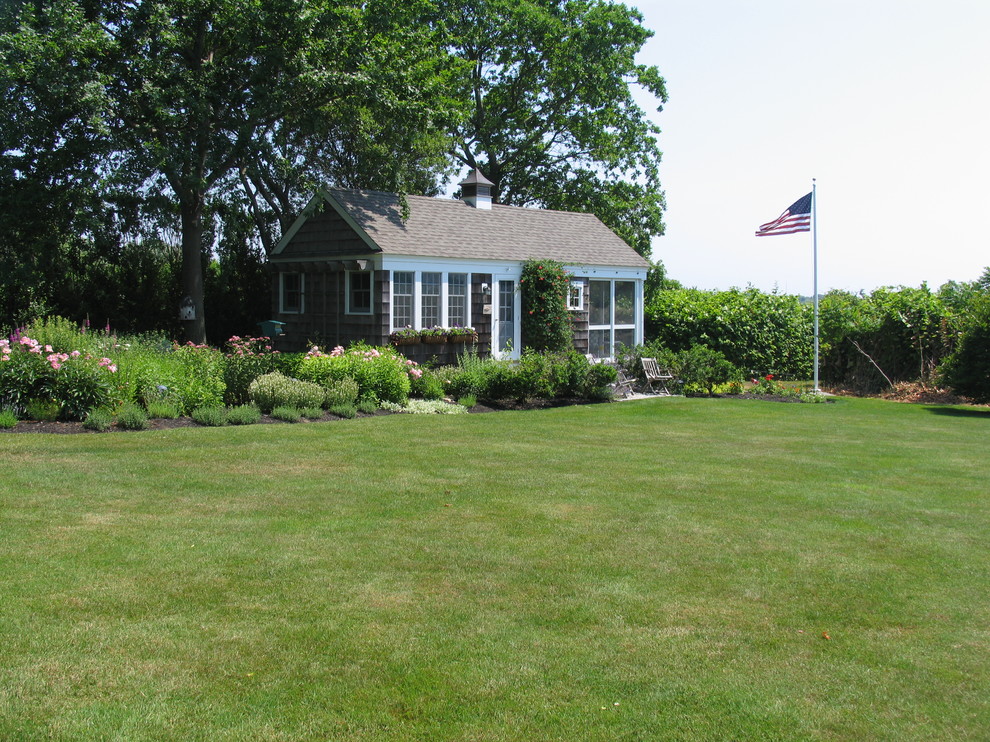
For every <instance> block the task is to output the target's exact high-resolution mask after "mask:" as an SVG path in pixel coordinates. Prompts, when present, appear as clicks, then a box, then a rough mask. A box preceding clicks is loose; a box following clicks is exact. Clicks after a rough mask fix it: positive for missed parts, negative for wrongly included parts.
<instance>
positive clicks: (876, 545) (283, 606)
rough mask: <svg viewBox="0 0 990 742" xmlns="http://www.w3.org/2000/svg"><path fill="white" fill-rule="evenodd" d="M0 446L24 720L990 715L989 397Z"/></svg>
mask: <svg viewBox="0 0 990 742" xmlns="http://www.w3.org/2000/svg"><path fill="white" fill-rule="evenodd" d="M0 456H2V460H3V462H4V466H3V473H2V475H0V565H2V567H0V739H4V740H33V739H56V740H101V739H107V740H111V739H112V740H128V741H130V740H211V741H212V740H527V741H528V740H568V741H574V740H897V741H898V742H905V741H906V740H926V741H928V740H963V739H972V740H985V739H987V735H988V730H990V661H988V657H990V599H988V588H990V497H988V494H990V410H986V409H980V410H977V409H971V410H959V409H955V408H938V407H922V406H910V405H902V404H896V403H890V402H881V401H875V400H847V399H843V400H840V401H839V402H838V403H837V404H834V405H799V404H777V403H766V402H752V401H742V400H705V399H680V398H671V399H654V400H643V401H636V402H625V403H621V404H612V405H590V406H580V407H571V408H559V409H553V410H547V411H540V412H520V413H513V412H505V413H497V414H490V415H464V416H459V417H446V416H434V417H426V416H390V417H379V418H366V419H360V420H352V421H347V422H337V423H327V424H300V425H292V426H289V425H281V426H273V425H266V426H249V427H244V428H209V429H207V428H203V429H180V430H171V431H161V432H145V433H115V434H106V435H75V436H42V435H16V434H0ZM825 635H827V636H828V637H829V638H825Z"/></svg>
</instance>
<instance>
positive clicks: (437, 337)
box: [419, 327, 447, 343]
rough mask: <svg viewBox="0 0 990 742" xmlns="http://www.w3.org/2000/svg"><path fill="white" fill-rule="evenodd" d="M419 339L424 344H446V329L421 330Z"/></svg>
mask: <svg viewBox="0 0 990 742" xmlns="http://www.w3.org/2000/svg"><path fill="white" fill-rule="evenodd" d="M419 335H420V337H421V338H423V342H424V343H446V342H447V328H446V327H431V328H430V329H428V330H421V331H420V333H419Z"/></svg>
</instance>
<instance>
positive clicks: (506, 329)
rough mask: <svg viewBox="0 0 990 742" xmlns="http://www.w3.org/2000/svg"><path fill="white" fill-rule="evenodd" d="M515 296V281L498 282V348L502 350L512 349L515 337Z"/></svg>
mask: <svg viewBox="0 0 990 742" xmlns="http://www.w3.org/2000/svg"><path fill="white" fill-rule="evenodd" d="M515 298H516V285H515V282H514V281H499V282H498V349H499V351H501V352H507V351H510V350H512V338H513V337H515V332H516V331H515Z"/></svg>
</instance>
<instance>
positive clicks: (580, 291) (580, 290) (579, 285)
mask: <svg viewBox="0 0 990 742" xmlns="http://www.w3.org/2000/svg"><path fill="white" fill-rule="evenodd" d="M574 289H577V306H575V305H574V303H573V302H572V301H571V298H572V297H573V293H572V292H573V291H574ZM567 308H568V309H569V310H570V311H572V312H579V311H581V310H582V309H584V281H571V285H570V288H568V290H567Z"/></svg>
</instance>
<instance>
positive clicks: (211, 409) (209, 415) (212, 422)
mask: <svg viewBox="0 0 990 742" xmlns="http://www.w3.org/2000/svg"><path fill="white" fill-rule="evenodd" d="M190 417H192V419H193V420H195V421H196V422H197V423H199V424H200V425H206V426H208V427H211V428H222V427H223V426H224V425H226V424H227V410H226V408H224V407H220V406H218V405H207V406H204V407H197V408H196V409H195V410H193V411H192V415H190Z"/></svg>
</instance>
